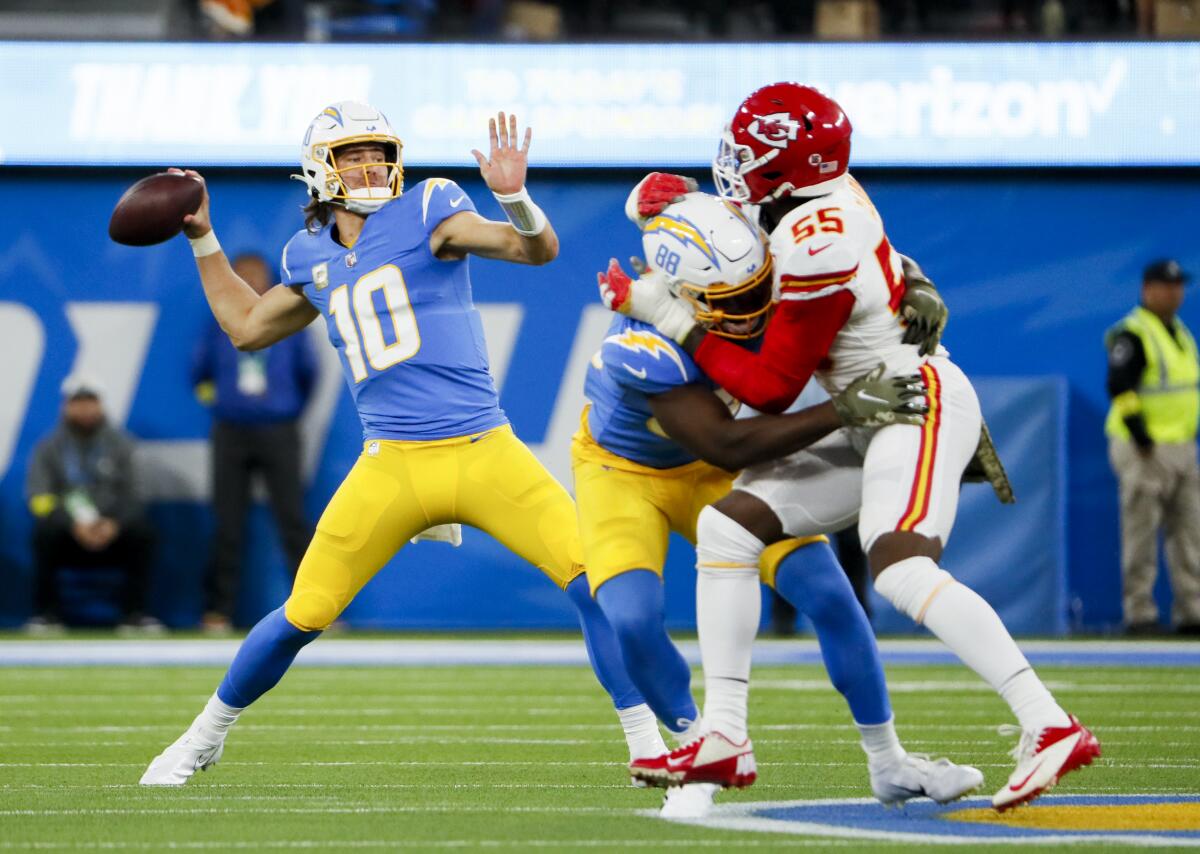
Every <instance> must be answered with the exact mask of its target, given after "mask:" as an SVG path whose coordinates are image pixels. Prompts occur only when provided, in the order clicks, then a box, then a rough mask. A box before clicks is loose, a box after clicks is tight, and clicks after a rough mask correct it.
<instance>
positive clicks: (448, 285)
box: [281, 178, 508, 441]
mask: <svg viewBox="0 0 1200 854" xmlns="http://www.w3.org/2000/svg"><path fill="white" fill-rule="evenodd" d="M474 210H475V206H474V205H473V204H472V203H471V199H470V198H469V197H468V196H467V194H466V193H465V192H463V190H462V189H461V188H460V187H459V186H458V185H457V184H455V183H454V182H453V181H449V180H446V179H444V178H432V179H430V180H428V181H422V182H421V183H420V184H417V185H416V186H415V187H413V188H412V189H411V190H409V191H408V192H406V193H405V194H404V195H402V196H400V197H399V198H398V199H395V200H394V201H391V202H389V203H388V204H386V205H385V206H384V207H383V208H382V209H381V210H379V211H378V212H376V213H373V214H371V215H370V216H368V217H367V220H366V222H365V223H364V224H363V228H362V232H361V233H360V235H359V238H358V240H357V242H356V243H355V244H354V245H353V246H352V247H349V248H348V247H346V246H343V245H342V244H341V243H339V242H338V241H337V240H336V239H335V238H334V236H333V225H332V223H330V224H329V225H327V226H325V227H324V228H322V229H321V230H320V231H317V232H310V231H307V230H301V231H299V232H297V233H296V235H295V236H294V237H292V239H291V240H290V241H288V244H287V246H285V247H284V250H283V259H282V265H281V266H282V272H283V283H284V284H285V285H289V286H292V287H302V288H303V292H304V296H305V297H306V298H307V299H308V301H309V302H310V303H312V305H313V306H314V307H315V308H316V309H317V310H318V311H320V312H321V315H322V316H323V317H324V318H325V322H326V325H327V327H328V332H329V340H330V342H331V343H332V344H333V346H334V347H336V348H337V350H338V354H339V356H340V357H341V362H342V368H343V370H344V372H345V374H346V382H347V383H348V385H349V386H350V391H351V393H352V394H353V396H354V402H355V405H356V407H357V408H358V415H359V418H360V420H361V421H362V425H363V437H364V438H365V439H399V440H411V441H430V440H435V439H448V438H452V437H456V436H466V435H470V434H473V433H480V432H483V431H485V430H490V429H492V428H494V427H499V426H500V425H502V424H506V423H508V421H507V418H505V415H504V412H503V410H501V409H500V401H499V397H498V396H497V394H496V388H495V385H494V384H493V382H492V376H491V372H490V370H489V367H488V359H487V347H486V344H485V342H484V337H483V324H482V321H481V319H480V316H479V312H478V310H476V308H475V305H474V302H473V301H472V297H471V277H470V273H469V270H468V261H467V259H466V258H463V259H461V260H449V261H443V260H439V259H438V258H436V257H435V256H434V255H433V253H432V252H431V251H430V249H429V236H430V235H431V234H432V233H433V230H434V229H436V228H437V226H438V225H439V224H440V223H441V222H442V221H443V220H445V219H447V218H448V217H451V216H454V215H455V214H459V213H462V212H463V211H474Z"/></svg>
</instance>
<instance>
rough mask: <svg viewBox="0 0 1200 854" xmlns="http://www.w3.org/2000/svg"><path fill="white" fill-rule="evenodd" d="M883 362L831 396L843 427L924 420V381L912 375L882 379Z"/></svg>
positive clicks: (926, 402) (922, 422)
mask: <svg viewBox="0 0 1200 854" xmlns="http://www.w3.org/2000/svg"><path fill="white" fill-rule="evenodd" d="M883 371H884V365H883V363H882V362H881V363H880V364H879V365H878V366H877V367H876V368H875V370H873V371H871V372H870V373H869V374H865V375H863V376H861V377H859V378H858V379H856V380H855V381H854V382H852V383H850V385H848V386H846V389H845V390H844V391H843V392H842V393H841V394H838V395H836V396H834V398H833V406H834V408H835V409H836V410H837V413H838V415H839V416H841V419H842V422H843V423H844V424H845V425H846V426H847V427H884V426H886V425H888V424H924V423H925V413H926V412H928V411H929V403H928V401H927V400H926V397H925V395H926V392H927V389H926V388H925V384H924V383H923V382H922V381H921V378H920V377H919V376H916V375H910V376H906V377H888V378H887V379H883Z"/></svg>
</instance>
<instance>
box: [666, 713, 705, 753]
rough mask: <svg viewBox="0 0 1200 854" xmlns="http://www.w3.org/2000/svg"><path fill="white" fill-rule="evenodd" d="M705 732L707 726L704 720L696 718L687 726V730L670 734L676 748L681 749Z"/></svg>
mask: <svg viewBox="0 0 1200 854" xmlns="http://www.w3.org/2000/svg"><path fill="white" fill-rule="evenodd" d="M682 720H683V718H680V721H682ZM706 732H708V726H707V724H705V722H704V718H703V717H698V718H696V719H695V720H694V721H692V722H691V723H689V724H688V726H687V729H684V730H680V731H679V732H672V733H671V738H672V740H674V742H675V745H676V747H683V746H684V745H685V744H691V743H692V742H693V741H695V740H696V739H698V738H699V737H700V736H702V735H704V733H706Z"/></svg>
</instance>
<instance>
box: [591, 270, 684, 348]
mask: <svg viewBox="0 0 1200 854" xmlns="http://www.w3.org/2000/svg"><path fill="white" fill-rule="evenodd" d="M596 282H597V284H599V286H600V300H601V301H602V302H603V303H604V305H605V307H606V308H609V309H611V310H613V311H615V312H618V313H620V314H625V315H628V316H629V317H632V318H634V319H635V320H641V321H644V322H646V323H649V324H651V325H652V326H655V327H657V328H658V331H659V332H661V333H663V334H664V335H666V336H667V337H668V338H671V339H673V340H674V341H676V342H677V343H679V344H682V343H683V341H684V339H685V338H687V337H688V334H689V333H690V332H691V331H692V329H693V328H694V327H695V325H696V321H695V318H693V317H692V311H691V309H690V307H689V306H688V304H687V303H686V302H684V301H683V300H681V299H679V298H678V297H676V296H675V295H674V294H673V293H671V291H670V289H668V288H667V283H666V281H665V280H664V279H663V276H662V274H661V273H659V272H657V271H650V272H647V273H646V274H644V275H641V276H638V278H636V279H631V278H630V277H629V274H628V273H626V272H625V271H624V270H622V269H621V263H620V262H619V261H618V260H617V259H616V258H612V259H610V260H609V262H608V269H607V270H606V271H604V272H603V273H597V274H596Z"/></svg>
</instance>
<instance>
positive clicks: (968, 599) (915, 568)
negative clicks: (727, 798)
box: [875, 557, 1069, 729]
mask: <svg viewBox="0 0 1200 854" xmlns="http://www.w3.org/2000/svg"><path fill="white" fill-rule="evenodd" d="M875 589H876V590H877V591H878V592H879V594H880V595H881V596H883V597H884V598H885V599H887V600H888V601H889V602H891V603H892V604H893V605H895V606H896V609H897V610H899V611H901V612H903V613H905V614H907V615H908V616H910V617H912V618H913V619H914V620H916V621H917V622H918V623H924V624H925V626H926V627H928V629H929V630H930V631H931V632H933V633H934V634H935V635H937V637H938V639H939V640H941V641H942V643H944V644H946V646H948V647H950V649H951V651H952V652H953V653H954V654H955V655H957V656H958V657H959V658H960V659H962V662H963V664H965V665H967V667H970V668H971V669H972V670H974V671H975V672H976V673H978V674H979V675H980V676H982V677H983V679H984V681H985V682H987V683H988V684H989V685H991V686H992V688H994V689H995V690H996V691H997V692H998V693H1000V695H1001V696H1002V697H1004V700H1005V701H1006V702H1007V703H1008V704H1009V706H1010V707H1011V708H1012V710H1013V714H1015V715H1016V716H1017V720H1018V721H1020V723H1021V726H1022V727H1025V728H1026V729H1031V728H1032V729H1040V728H1041V727H1044V726H1066V725H1067V724H1068V723H1069V721H1068V719H1067V715H1066V713H1065V712H1064V711H1063V710H1062V709H1061V708H1060V707H1059V705H1058V704H1057V703H1056V702H1054V698H1053V697H1052V696H1051V695H1050V692H1049V691H1047V690H1046V686H1045V685H1043V684H1042V682H1041V680H1039V679H1038V678H1037V675H1036V674H1034V672H1033V668H1032V667H1030V665H1029V661H1028V660H1027V659H1026V658H1025V656H1024V655H1023V654H1022V653H1021V650H1020V649H1018V648H1017V644H1016V642H1015V641H1014V640H1013V639H1012V635H1010V634H1009V633H1008V629H1006V628H1005V627H1004V623H1002V622H1001V621H1000V616H999V615H998V614H997V613H996V612H995V611H994V610H993V609H992V606H991V605H989V604H988V603H987V602H986V601H984V599H983V597H982V596H980V595H979V594H978V593H976V592H975V591H974V590H971V589H970V588H969V587H966V586H965V585H963V584H959V583H958V582H957V581H955V580H954V579H953V578H952V577H951V575H950V573H948V572H946V571H945V570H944V569H941V568H940V567H939V566H938V565H937V564H936V563H934V562H933V560H931V559H930V558H927V557H910V558H907V559H906V560H902V561H898V562H897V563H894V564H892V565H891V566H889V567H888V568H887V569H885V570H884V571H883V572H881V573H879V577H878V578H876V579H875ZM1024 673H1027V674H1028V678H1025V677H1024V676H1023V674H1024ZM1014 680H1015V682H1016V687H1015V688H1010V687H1009V684H1010V683H1011V682H1014Z"/></svg>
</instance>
